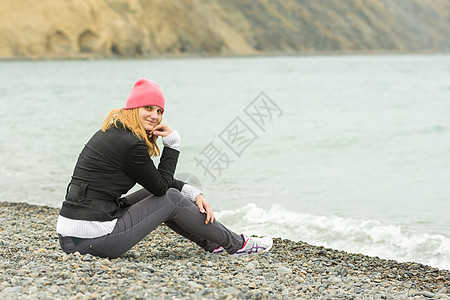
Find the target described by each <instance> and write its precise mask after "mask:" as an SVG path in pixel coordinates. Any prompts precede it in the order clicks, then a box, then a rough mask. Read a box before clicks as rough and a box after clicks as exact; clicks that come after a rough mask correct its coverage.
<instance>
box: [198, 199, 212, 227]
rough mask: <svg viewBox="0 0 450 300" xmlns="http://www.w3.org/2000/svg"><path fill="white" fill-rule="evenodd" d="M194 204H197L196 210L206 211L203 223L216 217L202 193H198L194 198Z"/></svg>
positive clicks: (203, 212)
mask: <svg viewBox="0 0 450 300" xmlns="http://www.w3.org/2000/svg"><path fill="white" fill-rule="evenodd" d="M195 204H196V205H197V206H198V210H199V211H200V212H201V213H202V214H205V213H206V220H205V224H208V222H211V224H212V222H214V220H215V219H216V217H215V216H214V213H213V211H212V209H211V205H209V203H208V201H206V199H205V197H203V195H202V194H200V195H198V196H197V197H196V198H195Z"/></svg>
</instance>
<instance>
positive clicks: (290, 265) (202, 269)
mask: <svg viewBox="0 0 450 300" xmlns="http://www.w3.org/2000/svg"><path fill="white" fill-rule="evenodd" d="M58 212H59V209H58V208H52V207H47V206H36V205H30V204H26V203H10V202H0V221H1V223H0V245H1V246H2V247H1V248H0V249H1V250H0V252H1V255H0V265H1V267H0V273H1V276H2V277H1V279H0V298H3V297H5V298H10V299H36V298H56V299H94V298H95V299H117V298H119V299H120V298H127V299H129V298H131V299H134V298H147V299H156V298H158V299H161V298H162V299H172V298H177V299H183V298H198V297H199V296H200V297H203V298H206V299H251V298H254V299H283V298H286V299H288V298H305V299H308V298H314V299H316V298H318V299H334V298H345V299H429V298H432V299H450V271H449V270H445V269H438V268H433V267H430V266H426V265H423V264H420V263H415V262H402V263H401V262H397V261H394V260H387V259H380V258H378V257H369V256H366V255H363V254H355V253H347V252H345V251H341V250H333V249H329V248H324V247H320V246H312V245H309V244H307V243H304V242H301V241H300V242H294V241H290V240H287V239H281V238H274V246H273V249H272V250H271V251H270V252H269V253H268V254H264V255H250V256H248V255H244V256H239V257H232V256H230V255H227V254H224V255H215V254H210V253H207V252H204V251H203V250H201V249H200V248H198V247H197V246H196V245H195V244H193V243H192V242H190V241H188V240H186V239H184V238H183V237H181V236H179V235H177V234H175V233H173V232H171V231H170V230H169V229H168V228H167V227H166V226H165V225H162V226H159V227H158V228H157V229H156V230H154V231H153V232H152V233H151V234H150V235H149V236H148V237H147V238H145V239H144V240H143V241H141V242H140V243H138V244H137V245H136V246H135V247H133V248H132V249H131V250H130V251H128V252H127V253H125V254H124V255H123V256H122V257H120V258H118V259H112V260H109V259H103V258H97V257H93V256H90V255H85V256H82V255H79V254H69V255H67V254H65V253H64V252H63V251H62V250H61V249H60V247H59V244H58V241H57V234H56V232H55V228H56V218H57V215H58Z"/></svg>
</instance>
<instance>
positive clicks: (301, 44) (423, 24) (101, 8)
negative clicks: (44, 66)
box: [0, 0, 450, 58]
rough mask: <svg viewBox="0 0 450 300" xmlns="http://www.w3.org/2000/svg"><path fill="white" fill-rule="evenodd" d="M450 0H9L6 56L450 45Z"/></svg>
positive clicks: (2, 47) (1, 30) (3, 39)
mask: <svg viewBox="0 0 450 300" xmlns="http://www.w3.org/2000/svg"><path fill="white" fill-rule="evenodd" d="M449 37H450V2H449V1H448V0H426V1H425V0H409V1H404V0H340V1H338V0H315V1H312V0H282V1H274V0H257V1H256V0H255V1H238V0H229V1H219V0H211V1H210V0H175V1H164V0H64V1H63V0H40V1H31V0H2V1H1V3H0V58H14V57H32V58H56V57H66V58H71V57H114V56H118V57H152V56H159V55H180V54H189V55H191V54H195V55H209V54H212V55H252V54H263V53H323V52H338V53H339V52H358V53H359V52H400V53H404V52H430V51H431V52H448V51H449V50H450V38H449Z"/></svg>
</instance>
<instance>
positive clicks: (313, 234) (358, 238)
mask: <svg viewBox="0 0 450 300" xmlns="http://www.w3.org/2000/svg"><path fill="white" fill-rule="evenodd" d="M216 216H217V217H218V219H219V221H220V222H222V223H224V224H226V225H227V226H229V227H230V228H231V229H233V230H235V231H236V232H246V233H251V234H256V235H271V236H273V237H282V238H287V239H290V240H294V241H300V240H301V241H304V242H308V243H310V244H313V245H317V246H324V247H327V248H333V249H338V250H344V251H348V252H353V253H363V254H366V255H370V256H378V257H380V258H385V259H394V260H397V261H401V262H406V261H414V262H419V263H423V264H427V265H430V266H433V267H438V268H441V269H450V238H449V237H448V236H445V235H443V234H440V233H430V232H419V231H414V230H411V229H408V228H406V227H405V226H403V225H398V224H386V223H383V222H380V221H377V220H358V219H354V218H349V217H342V216H317V215H312V214H307V213H298V212H292V211H289V210H287V209H286V208H284V207H282V206H281V205H278V204H274V205H273V206H272V207H271V208H269V209H264V208H260V207H257V206H256V204H254V203H249V204H247V205H245V206H244V207H241V208H238V209H234V210H223V211H218V212H216Z"/></svg>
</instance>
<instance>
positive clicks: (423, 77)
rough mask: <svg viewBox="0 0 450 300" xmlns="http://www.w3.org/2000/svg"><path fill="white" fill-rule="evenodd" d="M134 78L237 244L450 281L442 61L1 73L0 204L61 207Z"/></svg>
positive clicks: (449, 61) (182, 173)
mask: <svg viewBox="0 0 450 300" xmlns="http://www.w3.org/2000/svg"><path fill="white" fill-rule="evenodd" d="M141 76H142V77H147V78H150V79H153V80H155V81H157V82H158V83H159V84H160V85H161V87H162V90H163V92H164V95H165V97H166V110H165V112H164V122H166V123H168V124H169V126H171V127H172V128H174V129H177V130H178V131H179V133H180V134H181V137H182V148H181V157H180V160H179V164H178V168H177V177H179V178H181V179H183V180H187V181H189V182H190V183H191V184H193V185H196V186H199V187H201V188H202V190H203V191H204V193H205V195H206V198H207V199H208V200H209V202H210V203H211V204H212V206H213V208H214V210H215V211H216V215H217V217H218V219H219V220H220V221H221V222H222V223H224V224H226V225H227V226H229V227H230V228H232V229H233V230H235V231H237V232H247V233H251V234H258V235H263V234H269V235H272V236H274V237H283V238H289V239H292V240H296V241H298V240H302V241H305V242H308V243H311V244H314V245H323V246H325V247H331V248H335V249H341V250H346V251H351V252H359V253H364V254H368V255H372V256H379V257H382V258H390V259H396V260H399V261H416V262H421V263H425V264H429V265H431V266H435V267H439V268H446V269H450V217H449V216H450V55H389V56H287V57H238V58H182V59H152V60H95V61H89V60H87V61H4V62H0V105H1V111H2V114H1V118H0V142H1V147H0V201H9V202H27V203H31V204H39V205H49V206H53V207H60V205H61V203H62V201H63V199H64V195H65V191H66V187H67V183H68V182H69V181H70V176H71V173H72V170H73V167H74V164H75V162H76V159H77V157H78V154H79V152H80V151H81V149H82V147H83V145H84V143H86V141H87V140H88V139H89V138H90V136H91V135H92V134H93V133H94V132H95V131H96V130H98V129H99V128H100V126H101V123H102V120H103V118H104V117H105V115H106V114H107V113H108V112H109V111H110V110H111V109H113V108H118V107H122V106H123V105H124V103H125V100H126V97H127V95H128V93H129V91H130V89H131V86H132V84H133V83H134V81H135V80H136V79H137V78H139V77H141ZM156 161H157V160H156ZM136 188H137V187H136ZM136 188H135V189H136Z"/></svg>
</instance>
